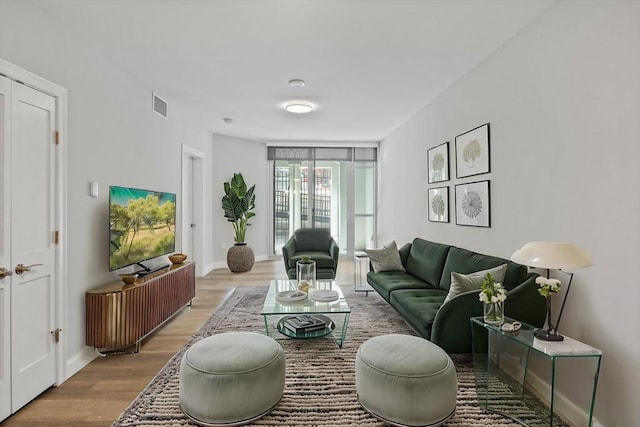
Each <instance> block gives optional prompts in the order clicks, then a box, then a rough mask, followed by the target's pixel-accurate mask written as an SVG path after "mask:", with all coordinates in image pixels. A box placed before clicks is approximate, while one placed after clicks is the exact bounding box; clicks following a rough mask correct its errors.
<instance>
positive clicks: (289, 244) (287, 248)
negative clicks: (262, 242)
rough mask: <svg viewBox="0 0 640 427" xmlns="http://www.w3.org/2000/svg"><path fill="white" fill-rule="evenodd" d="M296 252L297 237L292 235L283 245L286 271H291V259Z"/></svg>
mask: <svg viewBox="0 0 640 427" xmlns="http://www.w3.org/2000/svg"><path fill="white" fill-rule="evenodd" d="M295 253H296V239H295V238H294V237H293V236H291V237H289V240H287V241H286V242H285V243H284V245H283V246H282V260H283V261H284V271H289V259H290V258H291V257H292V256H293V255H294V254H295Z"/></svg>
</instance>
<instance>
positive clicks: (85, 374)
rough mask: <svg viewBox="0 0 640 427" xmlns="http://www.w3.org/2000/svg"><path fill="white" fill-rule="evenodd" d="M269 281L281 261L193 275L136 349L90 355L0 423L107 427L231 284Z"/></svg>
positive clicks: (341, 273)
mask: <svg viewBox="0 0 640 427" xmlns="http://www.w3.org/2000/svg"><path fill="white" fill-rule="evenodd" d="M271 279H286V274H285V272H284V266H283V264H282V260H274V261H263V262H258V263H256V264H255V265H254V267H253V269H252V270H251V271H250V272H246V273H231V272H230V271H229V270H228V269H226V268H225V269H219V270H214V271H213V272H211V273H209V274H208V275H207V276H205V277H202V278H198V279H197V280H196V296H195V298H194V299H193V303H192V306H191V307H187V308H186V309H184V310H182V311H181V312H180V313H178V314H177V315H176V316H175V317H174V318H173V319H171V320H170V321H169V322H167V323H166V324H165V325H163V327H162V328H160V329H159V330H158V331H156V332H155V333H154V334H152V335H151V336H149V337H147V338H146V339H145V340H144V341H143V343H142V346H141V348H140V352H139V353H136V354H121V355H109V356H104V357H98V358H96V359H95V360H93V361H92V362H91V363H89V364H88V365H87V366H85V367H84V368H83V369H81V370H80V371H79V372H78V373H76V374H75V375H74V376H73V377H71V378H69V379H68V380H67V381H65V382H64V383H63V384H61V385H60V386H59V387H53V388H51V389H49V390H47V391H45V392H44V393H43V394H42V395H40V396H39V397H38V398H37V399H35V400H34V401H32V402H31V403H29V404H28V405H27V406H25V407H24V408H22V409H21V410H20V411H18V412H17V413H16V414H14V415H12V416H11V417H9V418H8V419H6V420H5V421H4V422H3V423H0V425H2V426H3V427H30V426H51V427H57V426H64V427H75V426H91V427H94V426H95V427H102V426H105V427H106V426H111V424H112V423H113V421H114V420H115V419H117V418H118V417H119V416H120V414H121V413H122V411H124V410H125V409H126V408H127V406H129V404H130V403H131V401H132V400H133V399H135V398H136V397H137V396H138V394H139V393H140V391H142V389H143V388H144V387H145V386H146V385H147V384H148V383H149V382H150V381H151V380H152V379H153V377H154V376H155V375H156V374H157V373H158V371H159V370H160V369H161V368H162V367H163V366H164V365H165V363H166V362H167V361H168V360H169V359H170V358H171V356H173V355H174V354H175V353H176V352H177V351H178V350H180V348H182V347H183V346H184V345H185V343H186V342H187V341H188V340H189V338H191V336H192V335H193V334H194V333H195V332H196V331H197V330H198V328H200V326H202V324H203V323H204V322H205V321H206V320H207V319H209V317H211V315H212V314H213V312H214V311H215V310H216V309H217V308H218V307H219V306H220V305H221V304H222V303H223V302H224V300H225V299H226V298H227V297H228V296H229V295H230V294H231V292H233V290H234V289H235V288H236V287H238V286H255V285H266V284H268V283H269V281H270V280H271ZM337 280H338V281H339V282H340V283H351V284H352V283H353V262H352V261H350V260H348V259H347V260H342V259H341V260H340V266H339V268H338V277H337Z"/></svg>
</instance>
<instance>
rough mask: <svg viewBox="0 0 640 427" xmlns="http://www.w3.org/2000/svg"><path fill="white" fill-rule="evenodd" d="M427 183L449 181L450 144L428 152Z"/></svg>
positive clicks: (447, 143)
mask: <svg viewBox="0 0 640 427" xmlns="http://www.w3.org/2000/svg"><path fill="white" fill-rule="evenodd" d="M427 175H428V176H427V183H429V184H433V183H436V182H442V181H449V142H445V143H444V144H440V145H438V146H436V147H433V148H430V149H428V150H427Z"/></svg>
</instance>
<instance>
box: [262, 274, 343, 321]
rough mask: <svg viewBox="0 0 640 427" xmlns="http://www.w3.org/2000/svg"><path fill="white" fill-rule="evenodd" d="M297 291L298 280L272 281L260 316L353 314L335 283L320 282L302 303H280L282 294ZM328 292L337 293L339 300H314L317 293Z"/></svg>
mask: <svg viewBox="0 0 640 427" xmlns="http://www.w3.org/2000/svg"><path fill="white" fill-rule="evenodd" d="M297 289H298V281H297V280H272V281H271V284H270V285H269V291H268V293H267V297H266V298H265V300H264V305H263V306H262V311H261V312H260V314H262V315H270V314H290V313H294V314H299V313H351V309H350V308H349V305H348V304H347V301H346V300H345V298H344V295H343V293H342V290H341V289H340V286H338V285H337V283H336V282H335V281H318V282H317V284H316V287H315V288H312V289H309V291H308V293H307V298H305V299H304V300H302V301H292V302H280V301H278V300H277V299H276V296H277V295H278V293H280V292H285V291H295V290H297ZM327 290H332V291H336V292H337V293H338V298H337V299H336V300H335V301H328V302H324V301H316V300H314V299H313V296H314V293H315V292H319V294H320V291H327Z"/></svg>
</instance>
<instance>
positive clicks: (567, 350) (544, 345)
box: [471, 316, 602, 357]
mask: <svg viewBox="0 0 640 427" xmlns="http://www.w3.org/2000/svg"><path fill="white" fill-rule="evenodd" d="M504 320H505V322H508V323H513V322H516V321H517V320H516V319H512V318H509V317H506V316H505V318H504ZM471 322H472V323H475V324H477V325H481V326H483V327H485V328H486V329H489V330H491V331H493V332H494V333H498V334H501V335H502V336H504V337H506V338H508V339H510V340H513V341H516V342H518V343H520V344H522V345H525V346H527V347H529V348H532V349H534V350H536V351H538V352H540V353H544V354H546V355H548V356H552V357H556V356H560V357H562V356H600V355H602V351H601V350H598V349H597V348H594V347H591V346H590V345H587V344H585V343H583V342H580V341H577V340H574V339H573V338H570V337H567V336H565V337H564V340H563V341H543V340H540V339H537V338H535V337H534V336H533V332H534V330H535V329H536V328H535V327H533V326H531V325H529V324H527V323H524V322H520V323H521V324H522V327H521V328H520V330H519V331H517V332H507V331H504V330H502V328H501V327H500V325H490V324H488V323H485V322H484V319H483V318H482V317H472V318H471Z"/></svg>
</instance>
